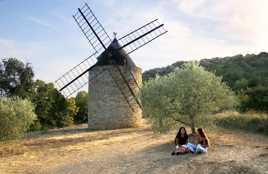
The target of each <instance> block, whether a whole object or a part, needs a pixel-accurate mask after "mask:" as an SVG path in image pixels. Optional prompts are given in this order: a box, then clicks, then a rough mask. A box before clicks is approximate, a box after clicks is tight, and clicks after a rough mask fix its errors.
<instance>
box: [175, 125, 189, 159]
mask: <svg viewBox="0 0 268 174" xmlns="http://www.w3.org/2000/svg"><path fill="white" fill-rule="evenodd" d="M187 143H188V134H187V132H186V129H185V127H181V128H180V129H179V132H178V133H177V135H176V137H175V146H176V149H175V151H173V152H172V153H171V155H175V154H176V155H179V154H183V153H187V152H189V151H188V149H187V146H186V145H187Z"/></svg>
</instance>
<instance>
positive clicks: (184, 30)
mask: <svg viewBox="0 0 268 174" xmlns="http://www.w3.org/2000/svg"><path fill="white" fill-rule="evenodd" d="M84 2H87V3H88V4H89V5H90V7H91V8H92V9H93V11H94V13H95V15H96V16H97V18H98V19H99V21H100V22H101V23H102V25H103V26H104V28H105V30H106V31H107V32H108V34H109V35H110V36H112V33H113V32H117V33H118V37H120V36H123V35H125V34H127V33H128V32H129V31H131V30H133V29H135V28H138V27H140V26H142V25H143V24H145V23H147V22H149V21H151V20H153V19H156V18H158V19H159V20H160V21H161V22H162V23H164V24H165V28H166V29H167V30H168V33H167V34H165V35H164V36H162V37H160V38H159V39H157V40H155V41H154V42H152V43H150V44H148V45H146V46H145V47H143V48H141V49H139V50H137V51H136V52H134V53H133V54H131V57H132V59H133V60H134V62H135V63H136V65H137V66H139V67H141V68H142V69H143V71H145V70H148V69H151V68H156V67H163V66H166V65H169V64H172V63H174V62H176V61H180V60H200V59H202V58H212V57H224V56H233V55H237V54H244V55H245V54H252V53H253V54H258V53H259V52H262V51H266V52H267V51H268V32H267V31H268V12H267V7H268V0H224V1H223V0H222V1H216V0H146V1H145V0H135V1H134V0H133V1H126V0H105V1H104V0H85V1H81V0H45V1H44V0H0V58H9V57H16V58H18V59H20V60H22V61H24V62H29V63H31V65H32V67H33V69H34V72H35V78H36V79H42V80H45V81H47V82H53V81H54V80H56V79H57V78H58V77H59V76H60V75H62V74H63V73H64V72H66V71H67V70H68V69H70V68H72V67H73V66H75V65H76V64H78V63H80V62H81V61H82V60H84V59H85V58H86V57H87V56H89V55H90V53H91V52H92V49H91V47H90V45H89V44H88V42H87V40H86V38H85V37H84V36H83V35H82V33H81V31H80V30H79V28H78V26H77V25H76V23H75V21H74V20H73V18H72V15H73V14H74V13H75V12H76V10H77V8H78V7H81V6H82V5H83V3H84Z"/></svg>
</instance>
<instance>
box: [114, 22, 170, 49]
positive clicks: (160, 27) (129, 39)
mask: <svg viewBox="0 0 268 174" xmlns="http://www.w3.org/2000/svg"><path fill="white" fill-rule="evenodd" d="M167 32H168V31H167V30H165V28H164V24H160V23H159V21H158V19H155V20H153V21H151V22H149V23H147V24H145V25H143V26H142V27H140V28H138V29H136V30H134V31H132V32H130V33H129V34H127V35H125V36H123V37H121V38H120V39H118V41H119V43H120V45H121V48H120V49H125V50H126V52H127V54H131V53H133V52H134V51H136V50H137V49H139V48H141V47H143V46H145V45H146V44H148V43H150V42H152V41H153V40H155V39H156V38H158V37H160V36H162V35H164V34H166V33H167Z"/></svg>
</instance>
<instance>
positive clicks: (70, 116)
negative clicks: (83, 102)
mask: <svg viewBox="0 0 268 174" xmlns="http://www.w3.org/2000/svg"><path fill="white" fill-rule="evenodd" d="M77 112H78V107H77V106H76V104H75V98H74V97H71V98H69V99H68V100H67V116H66V117H64V126H69V125H72V124H73V123H74V117H75V116H76V114H77Z"/></svg>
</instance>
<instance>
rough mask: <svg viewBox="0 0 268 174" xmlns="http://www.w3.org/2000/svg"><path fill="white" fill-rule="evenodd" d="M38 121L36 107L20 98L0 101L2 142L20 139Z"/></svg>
mask: <svg viewBox="0 0 268 174" xmlns="http://www.w3.org/2000/svg"><path fill="white" fill-rule="evenodd" d="M35 119H36V115H35V113H34V107H33V105H32V103H31V102H30V101H28V100H26V99H25V100H23V99H20V98H18V97H14V98H1V99H0V128H1V129H0V140H6V139H13V138H19V137H22V136H23V135H24V133H25V132H26V131H27V130H28V129H29V128H30V126H31V124H32V123H33V122H34V120H35Z"/></svg>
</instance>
